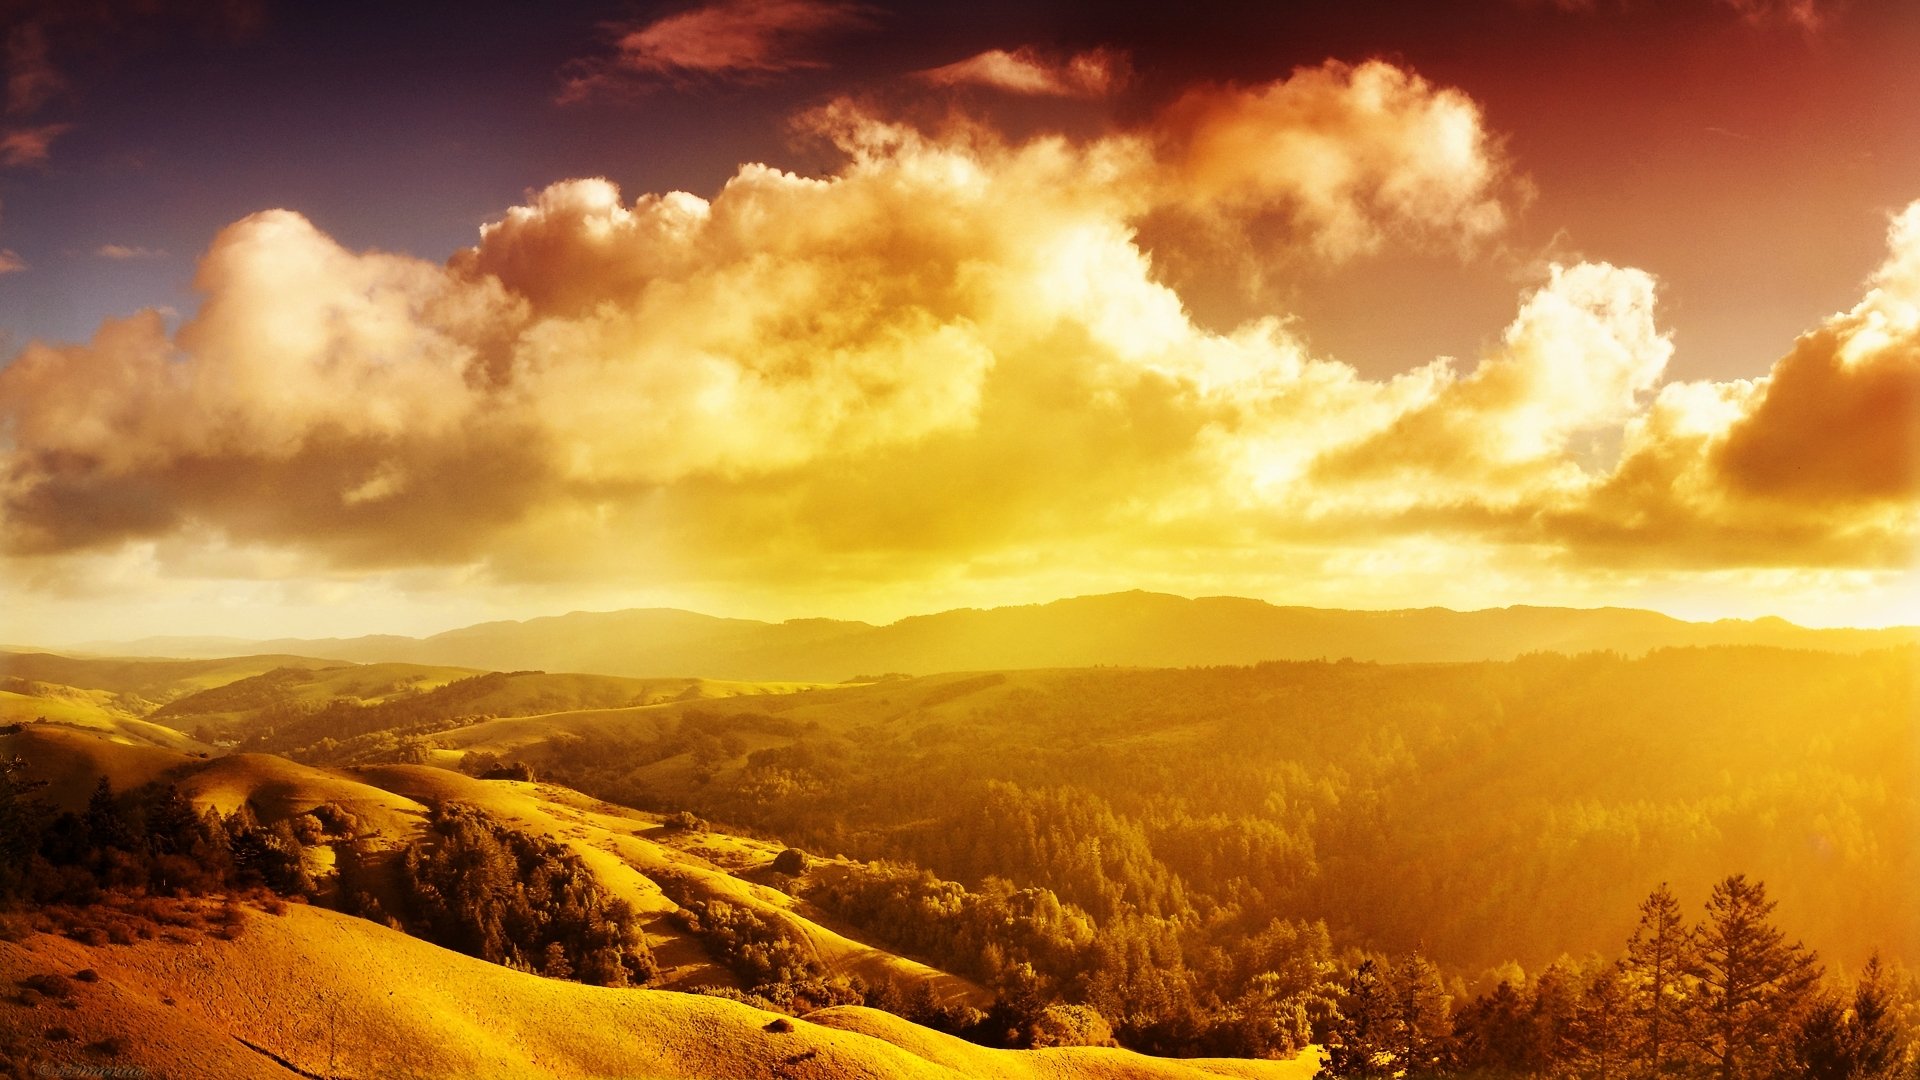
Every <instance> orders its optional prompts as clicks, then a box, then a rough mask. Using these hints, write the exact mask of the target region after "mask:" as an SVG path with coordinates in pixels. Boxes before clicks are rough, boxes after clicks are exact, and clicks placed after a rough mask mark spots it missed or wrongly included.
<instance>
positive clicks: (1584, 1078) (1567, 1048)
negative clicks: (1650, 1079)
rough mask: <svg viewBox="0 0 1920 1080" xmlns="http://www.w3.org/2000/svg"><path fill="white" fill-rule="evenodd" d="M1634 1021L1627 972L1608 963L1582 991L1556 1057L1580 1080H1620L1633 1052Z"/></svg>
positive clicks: (1593, 975) (1617, 965) (1589, 978)
mask: <svg viewBox="0 0 1920 1080" xmlns="http://www.w3.org/2000/svg"><path fill="white" fill-rule="evenodd" d="M1633 1021H1634V1015H1633V1009H1632V999H1631V995H1630V994H1629V987H1628V984H1627V976H1626V972H1625V971H1624V970H1623V969H1622V966H1621V965H1619V964H1607V965H1605V966H1603V967H1601V968H1599V969H1598V970H1596V971H1594V972H1593V973H1592V974H1591V975H1590V976H1589V977H1588V979H1587V983H1586V986H1585V987H1583V988H1582V990H1581V994H1580V1000H1579V1003H1578V1004H1577V1005H1576V1006H1575V1008H1574V1013H1573V1019H1572V1021H1571V1022H1570V1023H1568V1025H1567V1028H1566V1030H1565V1031H1564V1032H1563V1033H1562V1038H1561V1041H1560V1046H1559V1053H1558V1055H1557V1056H1558V1057H1560V1058H1561V1059H1562V1060H1563V1061H1564V1062H1565V1063H1566V1066H1567V1071H1568V1073H1569V1074H1570V1075H1572V1076H1574V1077H1577V1078H1578V1080H1620V1078H1621V1077H1623V1076H1625V1075H1626V1074H1627V1073H1626V1070H1627V1064H1628V1061H1629V1059H1630V1057H1631V1054H1632V1050H1633V1042H1632V1038H1633V1031H1632V1028H1633Z"/></svg>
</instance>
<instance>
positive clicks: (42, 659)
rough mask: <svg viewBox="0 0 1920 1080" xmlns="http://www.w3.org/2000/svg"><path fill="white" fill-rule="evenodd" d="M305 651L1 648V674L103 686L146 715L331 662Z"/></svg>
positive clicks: (93, 687) (70, 684)
mask: <svg viewBox="0 0 1920 1080" xmlns="http://www.w3.org/2000/svg"><path fill="white" fill-rule="evenodd" d="M327 666H330V665H329V664H328V662H327V661H324V660H315V659H313V658H311V657H306V656H292V655H279V654H272V655H248V656H227V657H221V658H218V659H209V660H149V659H126V658H103V657H75V656H60V655H57V654H55V653H44V652H0V679H8V680H14V679H19V680H26V681H30V682H38V683H47V684H52V685H55V686H66V687H78V688H81V689H85V690H102V691H106V692H108V693H109V694H110V695H112V698H113V700H114V702H115V704H117V705H118V706H120V707H121V708H124V709H126V710H127V711H128V712H131V713H134V714H136V715H139V714H144V713H146V712H149V711H151V710H152V709H155V708H157V707H159V706H161V705H164V704H165V703H167V702H169V701H172V700H174V699H175V698H178V697H183V696H185V695H187V694H192V693H196V692H198V691H201V690H206V689H209V688H211V687H215V686H224V685H226V684H227V683H230V682H234V681H236V680H239V679H244V678H247V677H249V676H253V675H259V674H261V673H262V672H267V671H272V670H274V669H275V668H303V667H327Z"/></svg>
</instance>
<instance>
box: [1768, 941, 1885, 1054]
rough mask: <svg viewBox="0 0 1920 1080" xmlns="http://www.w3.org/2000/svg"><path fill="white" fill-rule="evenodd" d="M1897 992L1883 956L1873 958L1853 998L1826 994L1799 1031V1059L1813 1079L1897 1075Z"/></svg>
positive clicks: (1795, 1050)
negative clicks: (1894, 1011)
mask: <svg viewBox="0 0 1920 1080" xmlns="http://www.w3.org/2000/svg"><path fill="white" fill-rule="evenodd" d="M1892 1006H1893V991H1892V987H1891V986H1890V985H1889V980H1888V978H1887V974H1886V971H1885V969H1884V968H1882V967H1881V965H1880V957H1879V956H1877V955H1876V956H1874V957H1873V958H1871V959H1869V960H1868V961H1867V966H1866V970H1864V971H1862V972H1861V974H1860V982H1859V984H1858V985H1857V986H1856V987H1855V988H1854V992H1853V998H1852V999H1851V1002H1849V1001H1848V1000H1847V999H1845V998H1842V997H1840V996H1838V995H1835V994H1822V995H1821V996H1820V997H1819V998H1818V999H1817V1000H1816V1001H1815V1002H1814V1003H1813V1005H1812V1006H1811V1007H1810V1008H1809V1009H1808V1011H1807V1014H1806V1017H1805V1019H1804V1020H1802V1022H1801V1024H1800V1029H1799V1031H1798V1032H1797V1033H1796V1034H1795V1036H1794V1046H1793V1063H1794V1069H1795V1072H1796V1074H1797V1075H1799V1076H1804V1077H1806V1078H1807V1080H1891V1078H1893V1077H1894V1076H1896V1075H1897V1074H1898V1071H1899V1067H1900V1044H1899V1032H1898V1031H1897V1030H1896V1028H1895V1023H1894V1017H1893V1015H1892V1014H1893V1008H1892Z"/></svg>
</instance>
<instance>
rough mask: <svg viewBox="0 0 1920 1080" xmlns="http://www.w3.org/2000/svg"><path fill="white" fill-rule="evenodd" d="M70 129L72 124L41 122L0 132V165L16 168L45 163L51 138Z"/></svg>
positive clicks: (49, 151) (57, 136) (49, 150)
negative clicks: (35, 125) (32, 125)
mask: <svg viewBox="0 0 1920 1080" xmlns="http://www.w3.org/2000/svg"><path fill="white" fill-rule="evenodd" d="M71 130H73V125H72V124H41V125H39V126H37V127H27V128H15V129H13V130H11V131H8V132H5V133H4V134H0V166H6V167H8V168H18V167H20V166H23V165H44V164H46V162H47V157H48V155H49V154H50V153H51V150H52V147H53V140H54V139H56V138H59V137H60V136H61V135H63V134H65V133H66V132H68V131H71Z"/></svg>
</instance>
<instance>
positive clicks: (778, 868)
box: [773, 847, 807, 877]
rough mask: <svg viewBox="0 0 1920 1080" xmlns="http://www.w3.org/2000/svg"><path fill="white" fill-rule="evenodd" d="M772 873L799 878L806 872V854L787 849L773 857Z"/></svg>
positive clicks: (794, 849)
mask: <svg viewBox="0 0 1920 1080" xmlns="http://www.w3.org/2000/svg"><path fill="white" fill-rule="evenodd" d="M773 872H774V873H776V874H785V875H787V876H788V877H799V876H800V875H801V874H804V873H806V872H807V853H806V852H804V851H801V850H800V849H799V848H791V847H790V848H788V849H787V850H785V851H783V852H781V853H780V854H778V855H776V856H774V857H773Z"/></svg>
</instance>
